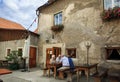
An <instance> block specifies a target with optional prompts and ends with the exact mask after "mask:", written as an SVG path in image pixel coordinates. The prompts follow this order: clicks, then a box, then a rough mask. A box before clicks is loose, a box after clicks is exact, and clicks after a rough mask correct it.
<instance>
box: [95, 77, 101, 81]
mask: <svg viewBox="0 0 120 82" xmlns="http://www.w3.org/2000/svg"><path fill="white" fill-rule="evenodd" d="M94 80H95V82H102V81H101V78H99V77H95V78H94Z"/></svg>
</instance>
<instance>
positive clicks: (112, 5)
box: [103, 0, 120, 10]
mask: <svg viewBox="0 0 120 82" xmlns="http://www.w3.org/2000/svg"><path fill="white" fill-rule="evenodd" d="M111 1H112V2H111V3H112V4H111V7H109V8H114V7H115V2H114V0H111ZM119 3H120V1H119ZM119 7H120V5H119ZM109 8H105V0H103V10H108V9H109Z"/></svg>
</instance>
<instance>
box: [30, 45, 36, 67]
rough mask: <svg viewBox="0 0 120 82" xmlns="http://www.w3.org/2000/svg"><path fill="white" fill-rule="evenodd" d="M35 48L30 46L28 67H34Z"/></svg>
mask: <svg viewBox="0 0 120 82" xmlns="http://www.w3.org/2000/svg"><path fill="white" fill-rule="evenodd" d="M36 52H37V48H36V47H30V57H29V67H30V68H33V67H36V54H37V53H36Z"/></svg>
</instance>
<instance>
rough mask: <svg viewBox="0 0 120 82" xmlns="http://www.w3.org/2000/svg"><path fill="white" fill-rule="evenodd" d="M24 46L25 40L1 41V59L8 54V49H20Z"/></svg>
mask: <svg viewBox="0 0 120 82" xmlns="http://www.w3.org/2000/svg"><path fill="white" fill-rule="evenodd" d="M23 47H24V40H13V41H4V42H0V60H4V59H5V57H6V56H7V49H11V51H13V50H18V48H23Z"/></svg>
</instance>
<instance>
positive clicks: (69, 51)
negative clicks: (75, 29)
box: [66, 48, 76, 58]
mask: <svg viewBox="0 0 120 82" xmlns="http://www.w3.org/2000/svg"><path fill="white" fill-rule="evenodd" d="M66 50H67V55H68V56H70V57H72V58H76V48H67V49H66Z"/></svg>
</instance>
